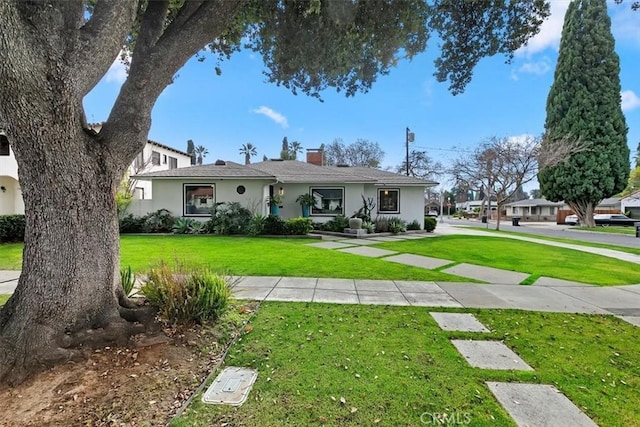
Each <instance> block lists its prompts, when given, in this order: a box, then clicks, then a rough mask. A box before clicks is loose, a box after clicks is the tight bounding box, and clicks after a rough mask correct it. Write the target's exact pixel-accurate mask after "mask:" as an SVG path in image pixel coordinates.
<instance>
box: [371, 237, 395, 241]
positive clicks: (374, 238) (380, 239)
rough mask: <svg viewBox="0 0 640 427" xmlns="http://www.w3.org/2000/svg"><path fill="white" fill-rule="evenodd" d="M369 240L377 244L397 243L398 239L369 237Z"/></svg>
mask: <svg viewBox="0 0 640 427" xmlns="http://www.w3.org/2000/svg"><path fill="white" fill-rule="evenodd" d="M369 240H376V241H378V242H397V241H398V239H396V238H395V237H391V236H380V237H370V238H369Z"/></svg>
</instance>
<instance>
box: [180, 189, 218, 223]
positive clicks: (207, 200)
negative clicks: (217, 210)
mask: <svg viewBox="0 0 640 427" xmlns="http://www.w3.org/2000/svg"><path fill="white" fill-rule="evenodd" d="M215 190H216V187H215V185H214V184H184V191H183V197H184V216H211V210H212V209H213V207H214V206H215V204H216V191H215Z"/></svg>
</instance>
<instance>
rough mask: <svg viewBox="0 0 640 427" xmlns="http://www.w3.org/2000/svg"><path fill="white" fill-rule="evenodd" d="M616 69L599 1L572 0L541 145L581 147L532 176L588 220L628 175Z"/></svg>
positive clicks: (608, 23) (622, 185)
mask: <svg viewBox="0 0 640 427" xmlns="http://www.w3.org/2000/svg"><path fill="white" fill-rule="evenodd" d="M619 74H620V62H619V59H618V55H617V54H616V52H615V49H614V39H613V35H612V34H611V20H610V18H609V16H608V14H607V6H606V2H605V0H574V1H573V2H572V3H571V4H570V5H569V8H568V9H567V13H566V15H565V21H564V27H563V30H562V39H561V42H560V53H559V57H558V63H557V66H556V70H555V79H554V83H553V85H552V87H551V90H550V92H549V96H548V99H547V118H546V122H545V136H544V141H543V149H544V150H552V149H554V147H557V146H561V145H566V144H576V143H579V144H582V145H583V146H584V149H582V150H580V151H579V152H576V153H573V154H572V155H570V156H569V157H568V158H567V159H566V161H563V162H560V163H558V164H555V165H551V166H546V167H542V168H541V170H540V172H539V174H538V180H539V182H540V189H541V190H542V194H544V195H545V197H546V198H547V199H549V200H553V201H560V200H564V201H565V202H566V203H568V204H569V206H571V208H572V209H573V210H574V211H575V212H576V213H577V214H578V216H579V217H580V219H581V220H582V222H583V223H584V224H586V225H590V226H593V225H594V224H593V209H594V207H595V206H596V205H597V204H598V203H599V202H600V201H601V200H602V199H604V198H606V197H611V196H613V195H615V194H617V193H619V192H620V191H622V190H623V189H624V188H625V186H626V185H627V179H628V176H629V148H628V146H627V126H626V122H625V118H624V115H623V113H622V107H621V101H620V77H619Z"/></svg>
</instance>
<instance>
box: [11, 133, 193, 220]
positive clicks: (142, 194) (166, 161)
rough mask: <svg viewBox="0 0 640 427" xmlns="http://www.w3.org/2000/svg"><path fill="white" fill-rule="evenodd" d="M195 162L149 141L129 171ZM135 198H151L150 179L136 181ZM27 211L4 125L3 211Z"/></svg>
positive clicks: (166, 167)
mask: <svg viewBox="0 0 640 427" xmlns="http://www.w3.org/2000/svg"><path fill="white" fill-rule="evenodd" d="M90 126H91V128H92V129H93V130H95V131H96V132H99V131H100V127H101V125H100V124H91V125H90ZM187 166H191V156H190V155H189V154H188V153H185V152H183V151H180V150H176V149H175V148H172V147H169V146H168V145H164V144H161V143H159V142H155V141H151V140H149V141H147V144H146V145H145V146H144V148H143V149H142V151H141V152H140V153H139V154H138V156H137V157H136V158H135V160H134V161H133V162H132V163H131V165H130V166H129V169H128V172H127V174H128V175H135V174H138V173H142V172H153V171H160V170H169V169H174V168H184V167H187ZM131 186H132V188H131V190H132V191H133V197H134V199H150V198H151V197H152V193H151V183H150V182H149V181H132V182H131ZM15 214H24V201H23V199H22V191H21V189H20V181H19V177H18V162H16V158H15V156H14V154H13V150H12V149H11V146H10V145H9V140H8V139H7V137H6V135H5V134H4V132H3V131H2V130H1V129H0V215H15Z"/></svg>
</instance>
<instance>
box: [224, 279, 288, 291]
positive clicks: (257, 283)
mask: <svg viewBox="0 0 640 427" xmlns="http://www.w3.org/2000/svg"><path fill="white" fill-rule="evenodd" d="M280 280H281V277H269V276H245V277H243V278H241V279H239V280H238V281H236V283H235V285H234V289H235V288H266V287H274V286H275V285H276V284H277V283H278V282H279V281H280Z"/></svg>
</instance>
